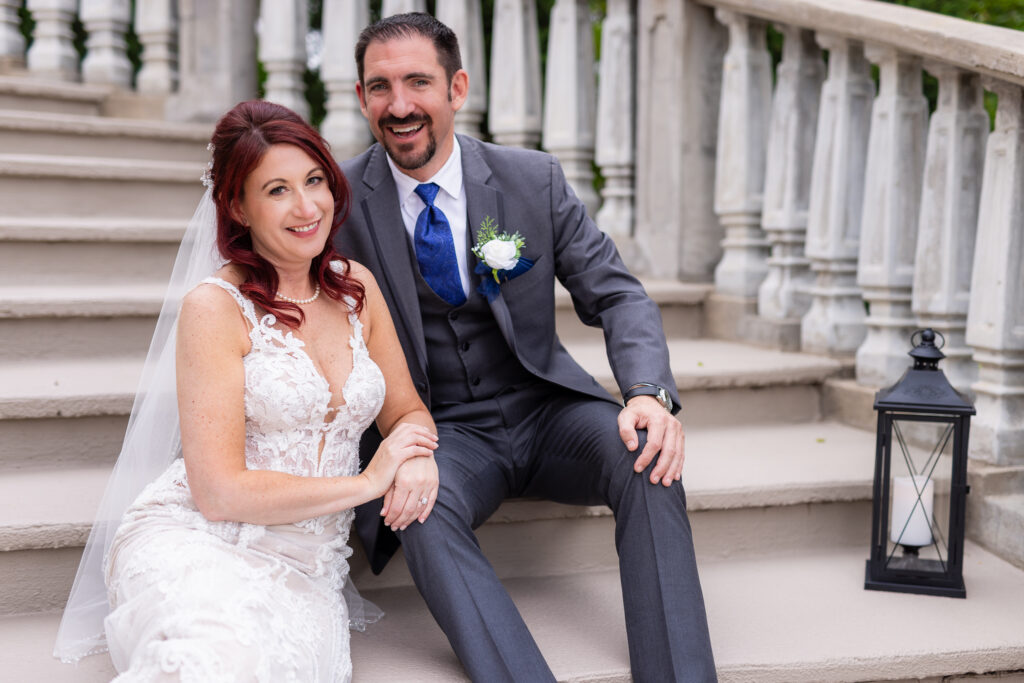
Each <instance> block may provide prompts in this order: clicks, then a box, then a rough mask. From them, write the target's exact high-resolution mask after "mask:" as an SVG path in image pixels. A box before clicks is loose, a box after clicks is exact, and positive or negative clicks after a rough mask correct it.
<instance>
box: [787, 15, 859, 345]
mask: <svg viewBox="0 0 1024 683" xmlns="http://www.w3.org/2000/svg"><path fill="white" fill-rule="evenodd" d="M818 44H819V45H821V46H822V47H823V48H825V49H826V50H828V51H829V60H828V77H827V78H826V79H825V83H824V85H822V89H821V107H820V109H819V111H818V133H817V136H816V139H815V143H814V163H813V165H812V171H811V199H810V203H809V204H808V209H807V246H806V253H807V256H808V258H810V260H811V270H812V271H813V272H814V275H815V284H814V286H813V287H812V288H811V290H810V294H811V308H810V310H808V312H807V314H806V315H805V316H804V317H803V319H802V320H801V322H800V344H801V347H802V348H803V349H804V350H805V351H812V352H818V353H830V354H850V353H853V352H854V351H856V350H857V348H858V347H859V346H860V344H861V342H862V341H863V340H864V335H865V329H864V302H863V301H862V300H861V296H860V289H858V288H857V280H856V278H857V256H858V251H859V249H858V244H859V239H860V224H861V220H860V218H861V210H862V209H863V205H864V167H865V162H866V160H867V147H868V145H867V143H868V130H869V128H870V124H871V103H872V98H873V96H874V94H875V86H874V83H873V82H872V81H871V73H870V69H869V65H868V62H867V60H866V59H864V48H863V45H862V44H861V43H859V42H857V41H854V40H848V39H846V38H840V37H837V36H829V35H822V34H819V35H818Z"/></svg>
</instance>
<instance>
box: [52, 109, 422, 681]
mask: <svg viewBox="0 0 1024 683" xmlns="http://www.w3.org/2000/svg"><path fill="white" fill-rule="evenodd" d="M211 146H212V150H213V161H212V163H211V168H210V171H209V172H208V173H207V175H206V176H205V177H204V183H206V184H207V192H206V195H205V196H204V199H203V201H202V202H201V203H200V207H199V209H198V210H197V212H196V216H195V217H194V218H193V220H192V222H191V223H190V226H189V229H188V231H187V233H186V238H185V240H183V242H182V247H181V250H180V251H179V256H178V261H177V263H176V264H175V271H174V275H173V276H172V286H171V289H170V291H169V293H168V299H167V301H165V307H164V312H163V313H162V314H161V320H160V322H159V323H158V327H157V332H156V335H155V336H154V340H153V345H152V346H151V348H150V355H149V358H148V359H147V365H146V369H145V371H144V374H143V380H142V385H141V386H140V392H139V396H138V397H137V399H136V405H135V407H134V408H133V411H132V418H131V421H130V423H129V428H128V433H127V435H126V438H125V444H124V446H123V449H122V452H121V456H120V457H119V459H118V463H117V465H116V467H115V470H114V474H113V475H112V478H111V483H110V484H109V485H108V489H107V493H106V494H105V497H104V501H103V503H102V505H101V511H100V516H99V519H98V521H97V524H96V525H95V527H94V528H93V532H92V536H90V540H89V543H88V545H87V547H86V552H85V554H84V555H83V559H82V564H81V566H80V567H79V574H78V576H77V577H76V579H75V585H74V588H73V589H72V595H71V598H70V599H69V603H68V608H67V610H66V612H65V615H64V619H63V621H62V624H61V630H60V633H59V634H58V641H57V647H56V651H55V654H57V656H60V657H61V658H62V659H64V660H66V661H74V660H76V659H79V658H81V657H83V656H85V655H88V654H92V653H95V652H101V651H103V649H104V648H109V651H110V656H111V659H112V660H113V662H114V665H115V667H116V668H117V670H118V671H119V672H120V673H121V676H119V677H118V679H117V680H126V681H127V680H131V681H157V680H160V681H163V680H194V681H204V682H205V681H219V680H231V681H233V680H257V681H347V680H350V679H351V675H352V664H351V658H350V654H349V637H348V633H349V630H348V629H349V626H350V621H351V624H352V625H353V627H359V626H360V625H361V624H364V623H366V622H367V621H372V620H374V619H375V618H377V617H379V614H377V613H374V612H372V611H369V610H365V609H364V603H362V602H361V601H360V600H359V599H358V594H356V593H354V591H352V590H351V588H350V586H349V585H348V581H347V578H348V563H347V558H348V556H349V555H350V554H351V550H350V549H349V547H348V545H347V541H348V534H349V527H350V525H351V522H352V518H353V512H352V508H353V507H354V506H356V505H359V504H361V503H363V502H366V501H369V500H372V499H376V498H379V497H380V496H382V495H384V494H385V493H386V492H387V491H388V489H389V488H390V487H391V485H392V483H393V480H394V476H395V471H396V469H397V468H398V466H399V465H400V464H401V463H402V462H404V461H405V460H407V459H409V458H414V457H431V454H432V452H433V449H434V448H436V441H437V437H436V436H435V429H434V424H433V421H432V420H431V418H430V415H429V413H428V412H427V410H426V408H425V407H424V405H423V403H422V402H421V401H420V399H419V398H418V396H417V394H416V391H415V389H414V387H413V385H412V381H411V379H410V377H409V372H408V369H407V368H406V364H405V357H404V355H403V353H402V349H401V347H400V346H399V343H398V339H397V337H396V335H395V331H394V327H393V324H392V322H391V318H390V316H389V314H388V311H387V307H386V305H385V303H384V300H383V298H382V295H381V293H380V290H379V289H378V287H377V284H376V283H375V281H374V279H373V276H372V275H370V273H369V272H368V271H367V270H366V269H365V268H363V267H361V266H359V265H358V264H356V263H354V262H352V261H347V260H345V259H343V258H341V257H340V256H339V255H338V254H337V253H336V252H335V251H334V249H333V247H332V246H331V245H332V237H333V236H334V234H335V232H336V231H337V230H338V228H339V226H340V225H341V223H342V221H343V220H344V218H345V215H346V209H347V203H348V186H347V184H346V182H345V179H344V176H342V174H341V172H340V170H339V169H338V167H337V165H336V164H335V163H334V161H333V160H332V158H331V156H330V153H329V152H328V151H327V147H326V145H325V143H324V142H323V140H322V139H321V138H320V136H319V135H318V134H317V133H316V131H314V130H313V129H312V128H310V127H309V126H308V125H307V124H305V123H304V122H303V121H302V120H301V119H300V118H299V117H298V116H297V115H296V114H294V113H293V112H291V111H290V110H288V109H285V108H284V107H281V106H279V105H274V104H270V103H267V102H261V101H253V102H243V103H241V104H239V105H237V106H236V107H235V108H234V109H232V110H231V111H230V112H228V113H227V114H225V115H224V117H223V118H222V119H221V120H220V121H219V122H218V124H217V127H216V130H215V131H214V134H213V139H212V142H211ZM214 240H215V241H216V247H217V251H219V256H220V258H219V259H218V258H217V255H216V253H215V252H214V249H213V242H214ZM218 260H219V261H220V263H222V264H223V265H222V266H221V267H220V268H219V269H216V266H217V265H218V263H217V262H218ZM214 270H216V272H213V271H214ZM211 273H212V277H207V278H206V279H202V280H201V282H199V280H200V279H201V278H202V276H203V275H209V274H211ZM197 282H198V284H197ZM185 292H187V293H185ZM182 294H184V296H183V297H182ZM179 302H180V314H179V313H178V304H179ZM175 323H176V325H175ZM175 327H176V333H175ZM175 341H176V343H175ZM175 359H176V363H175V362H174V361H175ZM175 378H176V387H177V391H176V392H174V382H175ZM385 386H386V387H387V392H385ZM175 393H176V400H175ZM175 403H176V407H177V410H176V411H175ZM374 419H376V421H377V425H378V427H379V428H380V431H381V433H382V434H384V435H386V436H387V438H386V439H384V441H383V443H382V444H381V446H380V448H379V449H378V450H377V452H376V454H375V455H374V457H373V459H372V460H371V461H370V462H369V463H368V464H367V466H366V467H365V469H364V470H363V471H362V472H361V473H360V471H359V457H358V446H359V439H360V436H361V434H362V432H363V430H364V429H366V427H367V426H368V425H369V424H370V423H371V422H372V421H373V420H374ZM179 424H180V450H179V446H178V443H179V437H178V434H179V431H178V426H179ZM161 470H162V472H161ZM146 482H149V483H148V484H147V483H146ZM143 486H144V488H143ZM140 490H141V492H140ZM435 497H436V490H424V491H422V492H419V497H417V498H416V499H415V500H414V501H413V503H412V506H413V507H415V510H414V511H413V513H412V517H411V519H410V517H409V516H408V515H407V516H406V517H405V518H406V519H407V520H408V521H415V520H416V519H418V520H419V521H423V520H424V519H426V517H427V515H429V514H430V509H431V507H432V505H433V502H434V498H435ZM417 504H418V505H417ZM408 521H406V522H405V523H408ZM104 584H105V585H104ZM343 589H344V594H343Z"/></svg>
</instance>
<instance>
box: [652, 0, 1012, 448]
mask: <svg viewBox="0 0 1024 683" xmlns="http://www.w3.org/2000/svg"><path fill="white" fill-rule="evenodd" d="M716 21H717V23H719V24H721V25H722V26H724V27H725V30H724V32H723V31H721V30H720V29H717V27H716V26H715V22H716ZM769 23H771V24H772V25H773V26H774V27H775V28H776V30H777V31H778V32H779V33H781V35H782V36H783V41H784V42H783V54H782V60H781V63H780V64H779V66H778V69H777V71H776V78H775V82H774V85H773V79H772V65H771V57H770V54H769V51H768V48H767V46H766V35H767V30H768V24H769ZM639 24H640V26H639V31H640V32H639V49H640V55H641V57H640V74H641V87H640V90H639V93H638V107H639V110H640V114H639V118H640V128H639V141H640V143H639V146H638V150H637V153H638V159H639V160H638V168H637V178H638V187H639V188H640V189H638V221H637V224H636V226H635V239H636V240H637V241H638V242H639V243H640V244H641V245H643V244H645V243H646V244H648V245H658V244H666V245H667V246H668V247H669V248H668V249H663V250H661V251H660V253H659V256H658V257H657V258H658V259H660V260H657V261H655V260H652V261H651V263H650V264H649V265H650V266H651V268H650V269H651V270H654V271H657V272H659V273H661V274H665V275H676V276H680V277H682V278H684V279H700V278H701V277H704V276H705V275H710V274H711V273H712V269H713V280H714V284H715V294H714V295H713V296H712V301H711V302H710V304H711V305H710V308H711V309H712V311H714V310H718V311H723V310H724V311H727V312H729V311H731V314H728V315H719V316H718V325H719V327H720V328H722V327H728V328H729V329H728V330H726V333H727V334H730V335H735V336H739V337H741V338H742V337H746V338H748V339H750V340H752V341H758V340H759V341H762V342H765V341H768V342H771V343H774V344H777V345H781V346H789V347H791V348H800V349H802V350H804V351H810V352H815V353H823V354H829V355H837V356H843V355H848V356H851V357H854V358H855V365H856V376H857V380H858V381H859V382H860V383H862V384H866V385H869V386H884V385H887V384H891V383H893V382H894V381H895V380H897V379H898V378H899V376H900V375H901V373H902V372H903V370H904V369H906V367H907V363H908V359H907V355H906V354H907V351H908V349H909V340H910V336H911V333H912V332H913V330H915V329H917V328H919V327H921V326H925V325H927V326H931V327H933V328H935V329H936V330H938V331H940V332H941V333H942V335H943V336H944V337H945V340H946V345H945V348H944V349H943V350H944V352H945V354H946V356H947V360H945V361H944V362H943V366H944V370H945V372H946V374H947V376H949V377H950V380H951V381H952V382H953V384H954V385H955V386H956V387H957V388H959V389H961V390H962V391H964V392H967V393H968V394H971V395H972V396H973V397H974V398H975V400H976V404H977V409H978V416H977V418H976V420H975V421H974V427H973V429H972V434H971V452H972V456H974V457H976V458H979V459H982V460H985V461H989V462H994V463H998V464H1024V90H1022V86H1024V34H1022V33H1020V32H1016V31H1011V30H1008V29H1002V28H996V27H991V26H985V25H981V24H976V23H971V22H966V21H961V20H957V19H953V18H949V17H945V16H940V15H935V14H930V13H926V12H921V11H917V10H912V9H908V8H905V7H901V6H896V5H891V4H886V3H881V2H874V1H873V0H696V1H692V2H682V3H680V2H678V0H649V1H646V2H641V3H640V13H639ZM723 50H724V52H723ZM826 52H827V55H828V60H827V66H826V61H825V59H824V53H826ZM872 64H875V65H877V68H878V85H877V88H876V84H875V81H874V79H873V77H872V69H871V66H872ZM923 71H927V72H928V73H930V74H932V75H933V76H934V77H935V78H936V79H937V81H938V101H937V108H936V110H935V112H934V113H932V114H929V106H928V102H927V101H926V99H925V96H924V94H923V89H922V72H923ZM985 91H989V92H992V93H994V94H995V95H996V96H998V109H997V113H996V116H995V125H994V130H992V131H991V132H990V122H989V116H988V114H987V112H986V110H985V108H984V104H983V96H984V92H985ZM716 140H717V144H716V142H715V141H716ZM711 150H715V151H714V152H712V151H711ZM712 188H713V194H712ZM712 197H713V201H712ZM676 226H678V227H679V229H678V230H675V227H676ZM691 239H692V240H693V242H692V243H689V242H690V240H691ZM719 244H720V245H721V254H720V256H719V252H718V249H717V248H716V247H717V246H718V245H719ZM641 251H643V249H641ZM648 251H649V252H650V253H655V252H654V250H653V249H650V248H649V249H648ZM711 318H712V325H714V324H715V320H716V318H715V314H714V313H712V315H711ZM723 321H724V322H723ZM719 331H721V330H719Z"/></svg>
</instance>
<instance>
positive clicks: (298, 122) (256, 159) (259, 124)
mask: <svg viewBox="0 0 1024 683" xmlns="http://www.w3.org/2000/svg"><path fill="white" fill-rule="evenodd" d="M210 141H211V142H212V144H213V168H212V170H211V175H212V177H213V201H214V203H215V204H216V205H217V248H218V249H219V250H220V253H221V256H223V257H224V258H225V259H226V260H227V261H229V262H230V263H233V264H235V265H236V266H238V267H239V268H241V269H242V271H243V273H244V274H245V282H244V283H243V284H242V286H241V287H240V289H241V291H242V292H243V293H244V294H245V295H246V296H247V297H249V298H250V299H252V301H253V302H254V303H256V304H259V305H260V306H262V307H263V308H264V309H265V310H266V311H267V312H269V313H273V314H274V315H275V316H276V317H277V319H278V320H280V321H281V322H282V323H284V324H285V325H287V326H289V327H298V326H299V325H300V324H302V321H303V320H304V316H303V313H302V309H301V308H300V307H299V306H297V305H295V304H293V303H289V302H287V301H279V300H277V299H276V298H275V293H276V292H277V287H278V278H277V271H276V270H274V267H273V266H272V265H271V264H270V262H268V261H267V260H266V259H264V258H263V257H262V256H260V255H259V254H257V253H256V252H255V251H254V250H253V246H252V235H251V234H250V233H249V229H248V228H246V227H245V226H244V225H242V224H241V223H239V222H238V221H236V220H235V219H234V218H232V216H231V213H232V212H231V207H232V205H233V204H234V203H235V202H238V201H241V200H242V199H243V197H244V196H245V189H244V188H245V179H246V178H247V177H248V176H249V174H250V173H252V171H253V169H255V168H256V167H257V166H258V165H259V163H260V161H261V160H262V159H263V155H264V154H266V152H267V150H268V149H269V148H270V147H271V146H272V145H282V144H283V145H295V146H296V147H298V148H299V149H301V150H302V151H303V152H305V153H306V154H308V155H309V156H310V157H311V158H312V159H313V160H314V161H316V162H317V163H318V164H320V167H321V168H322V169H323V171H324V175H325V177H326V180H327V185H328V187H329V188H330V190H331V195H332V196H333V197H334V219H333V220H332V221H331V229H330V231H329V233H328V236H327V243H326V244H325V245H324V250H323V251H322V252H320V254H319V255H318V256H317V257H316V258H314V259H313V262H312V263H311V264H310V268H309V273H310V276H311V277H312V278H313V281H314V282H317V283H319V284H320V289H321V290H322V291H323V293H324V294H326V295H327V296H329V297H331V298H332V299H336V300H341V299H342V298H343V297H345V296H349V297H352V299H353V300H355V302H356V307H355V310H356V312H359V311H361V310H362V307H363V301H364V299H365V294H366V292H365V290H364V288H363V285H362V284H361V283H360V282H359V281H357V280H356V279H355V278H353V277H351V276H349V275H348V271H349V268H348V265H349V263H348V259H346V258H345V257H343V256H342V255H341V254H339V253H338V252H337V251H336V250H335V248H334V236H335V234H337V232H338V228H340V227H341V224H342V223H343V222H344V221H345V218H347V217H348V210H349V188H348V183H347V182H346V181H345V176H344V175H343V174H342V172H341V169H339V168H338V164H337V163H335V161H334V157H332V156H331V153H330V149H329V146H328V144H327V142H326V141H325V140H324V139H323V138H322V137H320V134H319V133H317V132H316V130H314V129H313V128H312V127H311V126H310V125H309V124H307V123H306V122H305V121H303V120H302V118H301V117H300V116H299V115H298V114H296V113H295V112H293V111H292V110H291V109H288V108H287V107H283V106H281V105H279V104H274V103H272V102H265V101H263V100H250V101H248V102H241V103H239V104H237V105H235V107H234V108H233V109H231V111H229V112H228V113H226V114H224V116H222V117H221V119H220V121H218V122H217V127H216V128H215V129H214V131H213V137H212V138H211V140H210ZM331 261H342V262H343V263H344V264H345V266H346V267H345V269H344V272H343V273H338V272H335V271H334V270H333V269H332V268H331V267H330V263H331Z"/></svg>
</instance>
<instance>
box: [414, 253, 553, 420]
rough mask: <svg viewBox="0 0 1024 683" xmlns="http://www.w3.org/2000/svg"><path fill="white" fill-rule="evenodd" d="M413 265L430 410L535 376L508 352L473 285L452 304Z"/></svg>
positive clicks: (484, 396)
mask: <svg viewBox="0 0 1024 683" xmlns="http://www.w3.org/2000/svg"><path fill="white" fill-rule="evenodd" d="M474 258H475V257H474ZM415 262H416V261H415V256H413V263H415ZM413 270H414V271H415V275H416V293H417V295H418V296H419V300H420V313H421V314H422V316H423V336H424V341H425V342H426V346H427V376H428V378H429V380H430V402H431V404H432V405H431V406H430V407H431V409H434V408H438V407H441V406H443V405H451V404H456V403H469V402H471V401H480V400H485V399H489V398H493V397H494V396H496V395H497V394H498V393H500V392H501V391H502V390H503V389H505V388H507V387H512V386H516V385H520V384H524V383H527V382H530V381H531V380H533V379H535V378H534V376H533V375H532V374H531V373H530V372H529V371H527V370H526V368H524V367H523V365H522V363H520V362H519V359H518V358H516V356H515V354H514V353H512V350H511V349H510V348H509V346H508V343H507V342H506V341H505V338H504V337H503V336H502V335H501V330H500V329H499V328H498V324H497V323H496V322H495V320H494V314H493V313H492V312H491V307H490V305H489V304H488V303H487V299H486V298H484V296H483V295H482V294H480V293H479V292H477V291H476V290H475V289H473V290H472V291H470V293H469V297H468V298H467V300H466V303H464V304H462V305H461V306H457V307H453V306H452V305H451V304H449V303H448V302H447V301H445V300H444V299H442V298H441V297H439V296H438V295H437V294H436V293H435V292H434V290H432V289H431V288H430V285H428V284H427V283H426V281H425V280H424V279H423V276H421V275H420V271H419V268H413ZM472 279H473V280H475V279H476V277H475V276H474V277H473V278H472Z"/></svg>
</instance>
